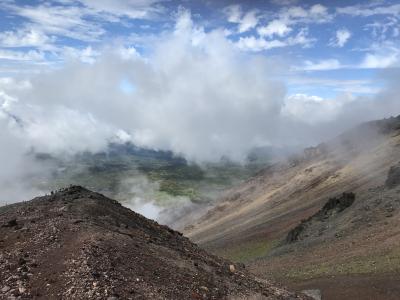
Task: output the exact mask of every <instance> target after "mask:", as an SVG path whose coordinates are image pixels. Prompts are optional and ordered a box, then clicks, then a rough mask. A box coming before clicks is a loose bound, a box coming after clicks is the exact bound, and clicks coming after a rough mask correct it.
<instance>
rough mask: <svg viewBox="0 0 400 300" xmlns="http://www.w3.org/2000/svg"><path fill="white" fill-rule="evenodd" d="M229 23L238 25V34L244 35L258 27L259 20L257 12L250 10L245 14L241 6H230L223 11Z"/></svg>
mask: <svg viewBox="0 0 400 300" xmlns="http://www.w3.org/2000/svg"><path fill="white" fill-rule="evenodd" d="M223 12H224V13H225V15H226V16H227V19H228V22H230V23H235V24H238V32H239V33H243V32H246V31H249V30H250V29H252V28H254V27H256V26H257V24H258V21H259V18H258V16H257V10H254V9H253V10H250V11H248V12H246V13H243V11H242V7H241V6H240V5H237V4H235V5H230V6H227V7H225V8H224V9H223Z"/></svg>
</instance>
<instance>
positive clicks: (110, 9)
mask: <svg viewBox="0 0 400 300" xmlns="http://www.w3.org/2000/svg"><path fill="white" fill-rule="evenodd" d="M79 2H81V3H82V4H83V5H85V6H86V7H88V8H89V9H91V10H93V11H95V12H96V13H98V14H102V13H105V14H109V15H110V16H114V17H122V16H126V17H129V18H132V19H149V18H153V17H155V16H156V15H158V14H160V13H161V12H163V11H164V9H163V7H162V6H160V5H156V4H158V3H160V2H161V1H160V0H79ZM110 20H112V19H110Z"/></svg>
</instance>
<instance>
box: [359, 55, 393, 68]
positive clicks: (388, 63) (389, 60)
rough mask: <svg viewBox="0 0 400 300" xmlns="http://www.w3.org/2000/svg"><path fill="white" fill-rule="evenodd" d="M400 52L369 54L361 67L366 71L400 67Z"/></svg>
mask: <svg viewBox="0 0 400 300" xmlns="http://www.w3.org/2000/svg"><path fill="white" fill-rule="evenodd" d="M399 63H400V51H394V52H391V53H382V54H376V53H368V54H366V55H365V57H364V60H363V61H362V63H361V65H360V67H361V68H366V69H383V68H390V67H399V66H400V65H399Z"/></svg>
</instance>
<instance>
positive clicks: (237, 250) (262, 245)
mask: <svg viewBox="0 0 400 300" xmlns="http://www.w3.org/2000/svg"><path fill="white" fill-rule="evenodd" d="M277 244H278V240H271V241H252V242H248V243H244V244H240V245H238V246H235V247H228V248H227V249H226V250H223V251H220V252H219V253H218V254H219V255H221V256H223V257H225V258H228V259H230V260H232V261H235V262H242V263H248V262H251V261H253V260H255V259H257V258H262V257H265V256H266V255H268V253H269V251H271V250H272V249H273V248H274V247H275V246H276V245H277Z"/></svg>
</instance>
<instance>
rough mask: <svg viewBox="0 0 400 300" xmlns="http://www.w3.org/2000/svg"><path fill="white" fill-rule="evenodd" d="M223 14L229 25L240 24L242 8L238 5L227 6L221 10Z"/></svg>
mask: <svg viewBox="0 0 400 300" xmlns="http://www.w3.org/2000/svg"><path fill="white" fill-rule="evenodd" d="M223 12H224V13H225V15H226V16H227V18H228V22H230V23H240V20H241V17H242V13H243V12H242V8H241V7H240V5H238V4H235V5H229V6H227V7H225V8H224V9H223Z"/></svg>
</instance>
